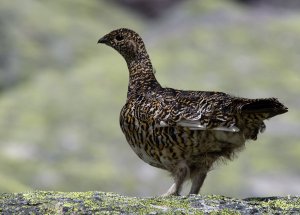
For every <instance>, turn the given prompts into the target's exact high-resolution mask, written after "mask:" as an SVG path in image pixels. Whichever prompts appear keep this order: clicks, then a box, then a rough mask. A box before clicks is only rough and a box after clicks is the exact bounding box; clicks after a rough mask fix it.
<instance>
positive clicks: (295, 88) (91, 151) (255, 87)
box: [0, 0, 300, 197]
mask: <svg viewBox="0 0 300 215" xmlns="http://www.w3.org/2000/svg"><path fill="white" fill-rule="evenodd" d="M119 27H128V28H132V29H134V30H136V31H137V32H139V33H140V34H141V36H142V37H143V38H144V41H145V43H146V46H147V48H148V51H149V54H150V56H151V59H152V61H153V64H154V66H155V68H156V70H157V73H156V76H157V78H158V80H159V81H160V82H161V84H162V85H163V86H168V87H174V88H179V89H194V90H217V91H225V92H228V93H231V94H234V95H237V96H245V97H251V98H255V97H278V98H279V99H280V101H282V102H283V103H284V104H286V106H288V107H289V112H288V113H287V114H285V115H281V116H278V117H275V118H274V119H272V120H270V122H267V123H266V124H267V130H266V132H265V133H264V134H263V135H260V136H259V138H258V141H256V142H253V141H251V142H248V143H247V146H246V150H244V151H243V152H242V153H240V154H239V156H238V158H237V159H235V160H234V161H233V162H228V164H227V165H218V166H216V167H215V169H214V170H213V171H212V172H210V174H209V175H208V178H207V180H206V181H205V184H204V187H203V190H202V193H203V194H221V195H226V196H233V197H248V196H271V195H287V194H292V195H295V194H299V193H300V183H299V182H300V165H299V163H300V140H299V138H300V133H299V131H300V124H299V121H300V110H299V109H300V97H299V95H300V42H299V41H300V39H299V38H300V4H299V1H297V0H294V1H293V0H286V1H279V0H232V1H230V0H201V1H193V0H189V1H188V0H186V1H184V0H173V1H172V0H153V1H146V0H113V1H108V0H90V1H84V0H74V1H70V0H61V1H40V0H25V1H23V0H15V1H9V0H3V1H1V4H0V192H19V191H28V190H36V189H38V190H59V191H88V190H100V191H112V192H117V193H120V194H124V195H131V196H153V195H158V194H162V193H164V192H165V191H166V190H167V189H168V187H169V186H170V185H171V183H172V179H171V178H170V177H169V176H168V173H166V172H164V171H162V170H159V169H156V168H153V167H150V166H149V165H147V164H145V163H144V162H142V161H141V160H139V158H138V157H137V156H136V155H135V154H134V153H133V151H132V150H131V149H130V147H129V145H128V144H127V143H126V140H125V138H124V136H123V134H122V133H121V130H120V128H119V122H118V117H119V111H120V109H121V107H122V105H123V104H124V102H125V99H126V91H127V81H128V72H127V68H126V64H125V61H124V60H123V59H122V58H121V56H120V55H119V54H117V53H116V52H115V51H114V50H112V49H111V48H109V47H106V46H100V45H97V44H96V43H97V40H98V39H99V38H100V37H101V36H103V35H104V34H106V33H108V32H109V31H111V30H113V29H115V28H119Z"/></svg>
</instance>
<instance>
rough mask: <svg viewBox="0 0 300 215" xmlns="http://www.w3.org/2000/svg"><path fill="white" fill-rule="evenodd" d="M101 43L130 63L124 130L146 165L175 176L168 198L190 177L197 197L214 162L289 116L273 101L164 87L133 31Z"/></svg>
mask: <svg viewBox="0 0 300 215" xmlns="http://www.w3.org/2000/svg"><path fill="white" fill-rule="evenodd" d="M98 42H99V43H104V44H106V45H108V46H111V47H112V48H114V49H115V50H117V51H118V52H119V53H120V54H121V55H122V56H123V57H124V59H125V60H126V62H127V66H128V69H129V85H128V94H127V101H126V104H125V105H124V107H123V108H122V110H121V113H120V126H121V129H122V131H123V133H124V134H125V137H126V139H127V142H128V143H129V144H130V146H131V148H132V149H133V150H134V152H135V153H136V154H137V155H138V156H139V157H140V158H141V159H142V160H143V161H145V162H147V163H148V164H150V165H152V166H155V167H158V168H161V169H165V170H167V171H169V172H171V174H172V176H173V177H174V181H175V183H174V184H173V185H172V186H171V187H170V189H169V190H168V191H167V193H165V194H164V195H179V192H180V189H181V187H182V184H183V182H184V181H185V180H187V179H191V180H192V187H191V190H190V194H197V193H198V192H199V190H200V188H201V186H202V184H203V181H204V179H205V177H206V174H207V172H208V171H209V170H210V169H211V168H212V166H213V164H214V163H215V162H216V161H218V160H224V159H231V158H232V157H233V155H234V154H235V152H237V151H239V150H241V149H242V148H243V147H244V144H245V141H246V140H248V139H252V140H256V138H257V135H258V133H259V132H262V131H263V130H264V129H265V124H264V122H263V120H265V119H269V118H271V117H273V116H276V115H278V114H282V113H285V112H287V108H286V107H285V106H284V105H283V104H281V103H280V102H279V101H278V100H277V99H275V98H267V99H246V98H239V97H234V96H231V95H228V94H226V93H222V92H205V91H183V90H176V89H172V88H163V87H161V86H160V84H159V83H158V82H157V80H156V78H155V76H154V70H153V67H152V64H151V61H150V58H149V56H148V54H147V51H146V48H145V45H144V43H143V41H142V39H141V37H140V36H139V35H138V34H137V33H135V32H134V31H132V30H129V29H125V28H122V29H118V30H114V31H112V32H110V33H109V34H107V35H105V36H104V37H102V38H101V39H100V40H99V41H98Z"/></svg>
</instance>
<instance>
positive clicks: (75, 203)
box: [0, 191, 300, 215]
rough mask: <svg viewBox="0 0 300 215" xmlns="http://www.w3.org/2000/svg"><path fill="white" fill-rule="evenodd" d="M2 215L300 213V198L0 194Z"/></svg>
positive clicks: (95, 193)
mask: <svg viewBox="0 0 300 215" xmlns="http://www.w3.org/2000/svg"><path fill="white" fill-rule="evenodd" d="M0 213H1V214H4V215H5V214H300V197H299V196H287V197H264V198H248V199H234V198H228V197H224V196H216V195H208V196H201V195H192V196H188V197H181V196H180V197H168V198H162V197H151V198H136V197H126V196H121V195H118V194H114V193H104V192H70V193H68V192H53V191H34V192H27V193H12V194H11V193H3V194H0Z"/></svg>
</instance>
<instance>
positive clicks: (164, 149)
mask: <svg viewBox="0 0 300 215" xmlns="http://www.w3.org/2000/svg"><path fill="white" fill-rule="evenodd" d="M121 128H122V131H123V133H124V134H125V136H126V139H127V141H128V143H129V144H130V146H131V148H132V149H133V151H134V152H135V153H136V154H137V155H138V156H139V157H140V158H141V159H142V160H143V161H145V162H146V163H148V164H150V165H152V166H155V167H158V168H162V169H172V168H173V167H174V166H176V165H177V164H178V163H179V162H181V161H183V160H184V161H186V162H187V163H190V164H194V163H201V164H202V163H203V162H204V163H205V162H206V161H203V159H204V158H208V157H209V159H210V160H216V159H217V158H219V157H222V156H223V157H227V158H230V155H231V154H232V153H233V152H234V151H235V150H236V149H238V148H241V147H242V146H243V145H244V143H245V139H244V136H243V135H242V134H241V133H233V132H224V131H212V130H208V131H199V130H198V131H196V130H190V129H188V128H184V127H157V126H155V124H154V123H153V124H147V123H143V122H140V121H137V120H134V121H133V122H132V123H123V125H122V126H121ZM212 157H213V159H212Z"/></svg>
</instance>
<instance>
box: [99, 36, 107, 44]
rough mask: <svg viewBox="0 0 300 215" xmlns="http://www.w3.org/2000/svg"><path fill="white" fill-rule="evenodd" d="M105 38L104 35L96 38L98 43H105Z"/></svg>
mask: <svg viewBox="0 0 300 215" xmlns="http://www.w3.org/2000/svg"><path fill="white" fill-rule="evenodd" d="M106 42H107V39H106V38H105V37H102V38H100V39H99V40H98V43H106Z"/></svg>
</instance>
